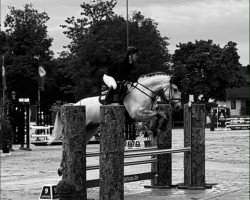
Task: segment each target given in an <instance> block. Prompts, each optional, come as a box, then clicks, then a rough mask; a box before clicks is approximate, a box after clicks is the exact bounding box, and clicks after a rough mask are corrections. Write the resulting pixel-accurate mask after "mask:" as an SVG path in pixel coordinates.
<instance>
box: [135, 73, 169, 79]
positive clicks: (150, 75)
mask: <svg viewBox="0 0 250 200" xmlns="http://www.w3.org/2000/svg"><path fill="white" fill-rule="evenodd" d="M157 75H164V76H171V75H169V74H167V73H165V72H153V73H149V74H144V75H142V76H140V77H139V79H144V78H147V77H152V76H157ZM139 79H138V80H139Z"/></svg>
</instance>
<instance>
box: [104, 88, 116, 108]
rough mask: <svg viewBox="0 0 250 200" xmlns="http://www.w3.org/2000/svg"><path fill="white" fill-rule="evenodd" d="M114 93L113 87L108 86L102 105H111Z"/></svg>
mask: <svg viewBox="0 0 250 200" xmlns="http://www.w3.org/2000/svg"><path fill="white" fill-rule="evenodd" d="M114 92H115V90H114V88H113V86H110V87H109V90H108V92H107V94H106V97H105V102H104V105H107V104H110V103H112V100H113V96H114Z"/></svg>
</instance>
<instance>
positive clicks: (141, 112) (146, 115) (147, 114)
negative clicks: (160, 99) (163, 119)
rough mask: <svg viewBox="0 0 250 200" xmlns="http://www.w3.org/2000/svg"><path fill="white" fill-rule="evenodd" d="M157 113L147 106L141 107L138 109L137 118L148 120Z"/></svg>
mask: <svg viewBox="0 0 250 200" xmlns="http://www.w3.org/2000/svg"><path fill="white" fill-rule="evenodd" d="M156 114H157V112H156V111H153V110H146V109H145V108H139V109H138V111H137V116H136V119H139V120H146V121H148V120H150V119H151V118H153V117H154V116H155V115H156Z"/></svg>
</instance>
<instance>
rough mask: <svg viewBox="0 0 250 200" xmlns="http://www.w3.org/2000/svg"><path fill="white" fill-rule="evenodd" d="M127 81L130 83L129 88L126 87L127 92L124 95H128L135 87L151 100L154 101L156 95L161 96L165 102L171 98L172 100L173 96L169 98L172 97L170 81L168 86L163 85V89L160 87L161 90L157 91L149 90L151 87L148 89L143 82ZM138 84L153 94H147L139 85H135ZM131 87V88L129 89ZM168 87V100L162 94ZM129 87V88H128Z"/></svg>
mask: <svg viewBox="0 0 250 200" xmlns="http://www.w3.org/2000/svg"><path fill="white" fill-rule="evenodd" d="M127 83H129V84H130V88H129V89H128V90H129V91H128V92H127V94H126V95H128V94H129V93H130V92H131V91H132V90H133V89H135V88H136V89H137V90H139V91H140V92H141V93H143V94H145V95H146V96H148V97H149V98H150V99H151V100H152V102H155V101H156V99H157V98H158V97H161V98H162V100H163V101H165V102H166V103H169V102H170V101H171V100H174V98H171V97H172V83H170V84H169V85H168V86H166V87H164V88H163V89H161V90H158V91H156V92H155V91H153V90H151V89H149V88H148V87H146V86H145V85H143V84H141V83H138V82H136V84H135V85H134V84H133V83H131V82H127ZM138 85H140V86H142V87H144V88H145V89H147V90H148V91H150V92H152V93H153V94H154V95H153V96H151V95H148V94H147V93H146V92H144V91H142V90H141V89H140V88H139V87H137V86H138ZM131 88H132V89H131ZM168 88H169V96H168V97H169V100H168V99H167V98H166V97H165V95H164V92H165V91H166V90H167V89H168ZM130 89H131V90H130Z"/></svg>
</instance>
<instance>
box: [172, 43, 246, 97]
mask: <svg viewBox="0 0 250 200" xmlns="http://www.w3.org/2000/svg"><path fill="white" fill-rule="evenodd" d="M236 45H237V44H236V43H234V42H228V43H227V45H225V46H224V47H223V48H221V47H220V46H219V45H216V44H213V41H212V40H208V41H204V40H200V41H195V43H192V42H188V43H180V44H179V45H177V48H178V49H176V50H175V52H174V54H173V55H172V62H173V63H174V66H173V68H174V71H178V70H180V68H182V70H183V71H184V77H182V78H181V86H182V92H183V93H184V94H186V95H188V94H192V95H194V96H195V99H196V100H197V97H198V96H199V95H201V94H202V95H203V97H204V99H205V100H206V101H208V99H209V98H212V99H215V100H219V101H224V100H226V89H227V88H234V87H241V86H243V85H245V84H246V80H245V79H244V76H243V75H242V74H241V73H240V66H241V64H240V63H239V55H238V53H237V48H236ZM176 75H177V76H178V73H176ZM179 81H180V79H179Z"/></svg>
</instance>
